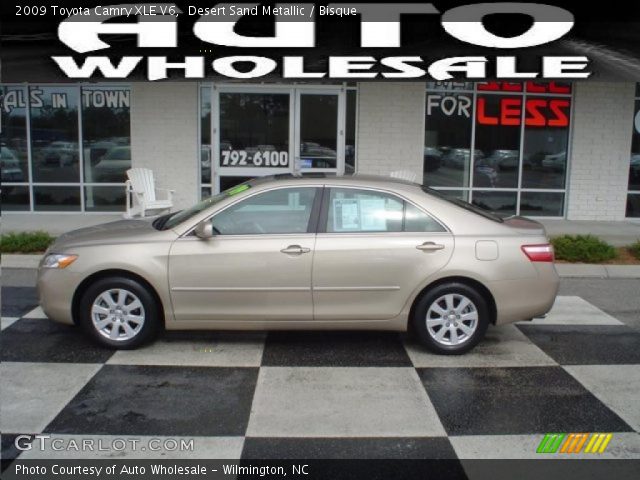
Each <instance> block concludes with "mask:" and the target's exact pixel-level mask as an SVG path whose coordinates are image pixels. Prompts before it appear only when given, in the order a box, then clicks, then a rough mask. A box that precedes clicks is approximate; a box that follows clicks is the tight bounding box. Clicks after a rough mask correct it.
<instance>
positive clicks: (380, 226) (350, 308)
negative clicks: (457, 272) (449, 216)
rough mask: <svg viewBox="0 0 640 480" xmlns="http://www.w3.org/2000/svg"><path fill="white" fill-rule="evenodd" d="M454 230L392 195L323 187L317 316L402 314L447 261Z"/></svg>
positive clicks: (366, 317)
mask: <svg viewBox="0 0 640 480" xmlns="http://www.w3.org/2000/svg"><path fill="white" fill-rule="evenodd" d="M453 246H454V242H453V236H452V235H451V233H450V232H448V231H447V230H446V228H445V227H444V226H443V225H442V224H441V223H440V222H438V221H437V220H435V219H434V218H433V217H431V216H430V215H428V214H427V213H426V212H424V211H423V210H422V209H420V208H418V207H416V206H415V205H413V204H412V203H410V202H407V201H405V200H404V199H402V198H400V197H398V196H397V195H395V194H392V193H389V192H384V191H379V190H372V189H357V188H334V187H331V188H328V189H327V190H325V194H324V201H323V207H322V213H321V218H320V225H319V230H318V235H317V238H316V246H315V254H314V264H313V279H312V285H313V301H314V318H315V319H316V320H345V321H348V320H382V319H390V318H393V317H395V316H397V315H398V314H399V313H400V312H401V310H402V308H403V306H404V304H405V303H406V301H407V300H408V298H409V297H410V295H411V293H412V292H413V291H414V290H415V288H416V287H417V286H418V285H420V284H421V283H423V282H424V280H425V279H427V278H428V277H429V276H430V275H432V274H434V273H435V272H437V271H438V270H440V269H441V268H442V267H444V266H445V265H446V264H447V262H448V261H449V258H450V257H451V254H452V253H453Z"/></svg>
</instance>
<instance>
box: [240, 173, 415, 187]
mask: <svg viewBox="0 0 640 480" xmlns="http://www.w3.org/2000/svg"><path fill="white" fill-rule="evenodd" d="M318 180H321V181H323V180H327V181H328V182H330V183H332V184H345V185H354V186H355V185H360V186H362V185H364V184H369V185H376V186H380V187H382V186H385V185H386V186H388V187H399V186H406V187H414V188H420V187H421V186H420V184H418V183H415V182H410V181H408V180H403V179H400V178H395V177H389V176H383V175H362V174H357V175H335V174H328V173H323V172H312V173H303V174H297V175H294V174H291V173H284V174H278V175H268V176H265V177H258V178H255V179H253V180H251V181H250V182H249V183H250V184H251V185H254V186H262V185H264V184H267V183H283V184H284V183H294V184H295V183H298V184H308V183H314V182H317V181H318ZM322 183H325V182H322Z"/></svg>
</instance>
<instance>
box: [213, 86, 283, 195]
mask: <svg viewBox="0 0 640 480" xmlns="http://www.w3.org/2000/svg"><path fill="white" fill-rule="evenodd" d="M213 96H214V105H213V111H214V112H217V115H215V116H214V125H213V139H214V145H213V151H214V161H213V164H214V166H215V167H217V168H214V179H213V183H214V186H215V188H216V191H222V190H226V189H227V188H230V187H232V186H234V185H237V184H238V183H242V182H244V181H245V180H248V179H249V178H252V177H259V176H264V175H273V174H278V173H288V172H290V171H291V169H292V165H293V162H292V160H291V158H292V152H291V148H292V142H291V141H290V138H291V137H292V130H293V119H294V115H293V113H292V112H293V109H294V106H293V104H294V100H295V97H294V96H293V95H292V94H291V89H290V88H277V87H276V88H270V89H269V90H265V89H264V88H260V87H229V88H219V89H216V90H215V92H214V95H213Z"/></svg>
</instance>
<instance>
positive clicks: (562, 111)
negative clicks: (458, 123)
mask: <svg viewBox="0 0 640 480" xmlns="http://www.w3.org/2000/svg"><path fill="white" fill-rule="evenodd" d="M570 88H571V87H569V86H566V85H561V84H556V83H554V82H551V83H549V84H536V83H533V82H529V84H527V92H528V93H529V94H530V95H532V94H533V95H535V94H545V93H547V94H549V93H553V94H568V93H570V92H571V89H570ZM522 89H523V84H521V83H508V82H488V83H482V84H479V85H478V89H477V90H478V95H477V97H476V105H475V109H472V108H471V106H472V103H473V101H472V97H471V95H464V94H456V93H453V92H452V93H441V94H440V93H430V94H429V95H427V115H433V114H434V113H439V114H442V115H446V116H448V117H450V116H454V115H455V116H465V117H467V118H470V117H471V114H472V111H475V117H476V122H477V123H478V124H480V125H498V126H520V125H521V124H522V121H523V116H524V124H525V126H527V127H551V128H553V127H556V128H563V127H568V126H569V112H570V109H571V102H570V100H569V98H564V97H563V98H555V97H536V96H527V98H526V100H525V99H524V97H522V96H517V97H515V96H508V95H500V96H497V97H491V96H489V95H481V93H482V92H490V91H493V92H495V91H499V92H522Z"/></svg>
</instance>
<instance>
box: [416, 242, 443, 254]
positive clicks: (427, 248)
mask: <svg viewBox="0 0 640 480" xmlns="http://www.w3.org/2000/svg"><path fill="white" fill-rule="evenodd" d="M416 248H417V249H418V250H422V251H423V252H435V251H436V250H443V249H444V245H442V244H440V243H434V242H424V243H423V244H421V245H418V246H417V247H416Z"/></svg>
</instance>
